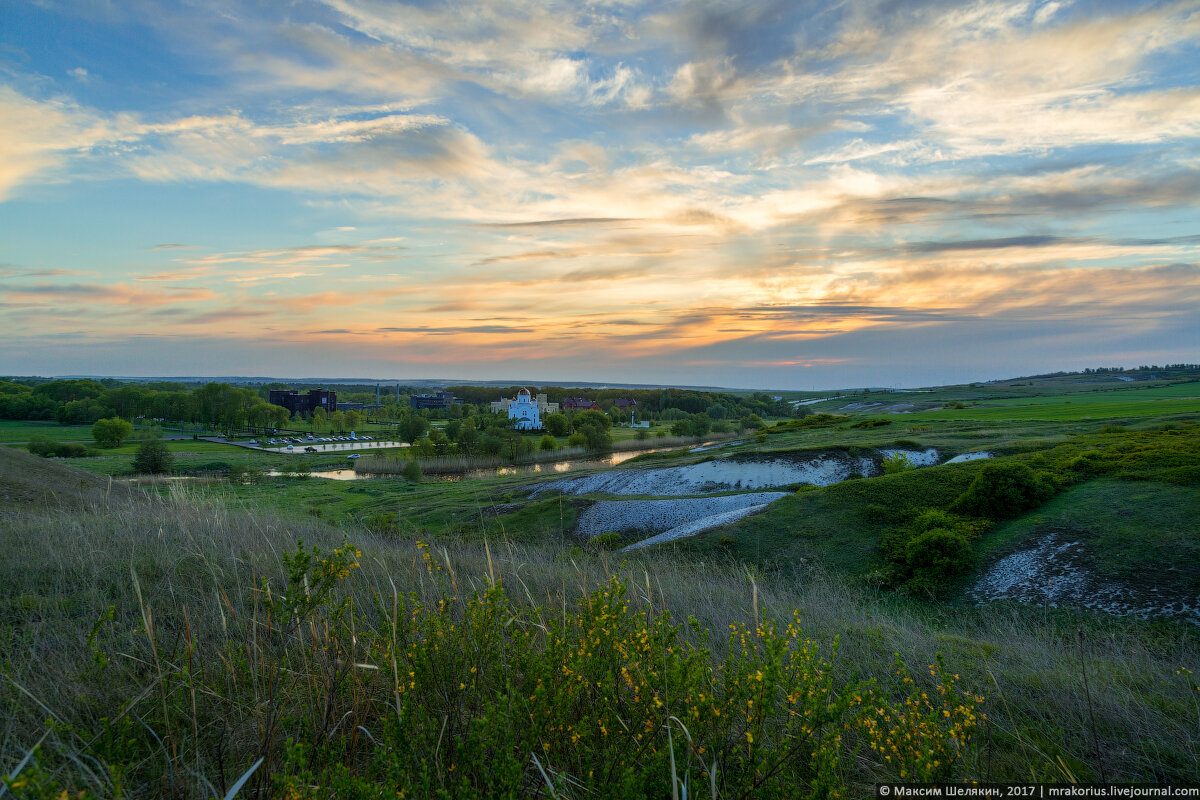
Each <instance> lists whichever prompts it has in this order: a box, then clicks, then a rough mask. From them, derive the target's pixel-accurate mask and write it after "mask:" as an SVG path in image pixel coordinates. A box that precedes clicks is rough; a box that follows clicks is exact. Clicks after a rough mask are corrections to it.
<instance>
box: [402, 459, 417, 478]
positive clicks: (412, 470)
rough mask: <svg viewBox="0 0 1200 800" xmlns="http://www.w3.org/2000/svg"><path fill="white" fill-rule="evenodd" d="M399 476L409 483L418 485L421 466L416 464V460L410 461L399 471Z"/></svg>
mask: <svg viewBox="0 0 1200 800" xmlns="http://www.w3.org/2000/svg"><path fill="white" fill-rule="evenodd" d="M400 474H401V475H402V476H403V477H404V480H406V481H408V482H409V483H420V482H421V465H420V464H418V463H417V460H416V459H412V460H410V461H409V462H408V463H407V464H405V465H404V469H402V470H400Z"/></svg>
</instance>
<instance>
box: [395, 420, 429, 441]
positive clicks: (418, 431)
mask: <svg viewBox="0 0 1200 800" xmlns="http://www.w3.org/2000/svg"><path fill="white" fill-rule="evenodd" d="M398 429H399V431H400V439H401V440H402V441H405V442H415V441H416V440H417V439H420V438H421V436H422V435H423V434H424V433H425V431H427V430H429V420H427V419H425V418H424V417H418V416H417V415H416V414H409V415H408V416H407V417H405V418H404V419H402V420H401V421H400V425H399V426H398Z"/></svg>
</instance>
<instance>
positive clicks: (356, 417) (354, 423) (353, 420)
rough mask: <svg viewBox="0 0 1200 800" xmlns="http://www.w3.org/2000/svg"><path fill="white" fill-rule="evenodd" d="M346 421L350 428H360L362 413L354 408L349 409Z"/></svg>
mask: <svg viewBox="0 0 1200 800" xmlns="http://www.w3.org/2000/svg"><path fill="white" fill-rule="evenodd" d="M344 422H345V425H346V427H347V428H349V429H350V430H352V431H354V430H358V427H359V426H360V425H362V414H359V413H358V412H357V411H354V410H351V411H347V412H346V417H345V420H344Z"/></svg>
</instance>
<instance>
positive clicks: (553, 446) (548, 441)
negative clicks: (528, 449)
mask: <svg viewBox="0 0 1200 800" xmlns="http://www.w3.org/2000/svg"><path fill="white" fill-rule="evenodd" d="M538 447H539V448H540V449H542V450H546V451H551V450H557V449H558V442H556V441H554V437H553V436H551V435H550V434H546V435H545V436H543V437H542V441H541V442H540V443H539V444H538Z"/></svg>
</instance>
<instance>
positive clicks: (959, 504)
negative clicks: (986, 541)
mask: <svg viewBox="0 0 1200 800" xmlns="http://www.w3.org/2000/svg"><path fill="white" fill-rule="evenodd" d="M1054 489H1055V487H1054V485H1053V483H1052V481H1051V479H1050V478H1049V476H1048V475H1046V473H1036V472H1034V471H1033V470H1032V469H1030V468H1029V467H1028V466H1027V465H1025V464H1021V463H1017V462H1011V461H995V462H991V463H989V464H987V465H985V466H984V467H983V469H982V470H980V471H979V474H978V475H976V476H975V480H973V481H972V482H971V485H970V486H968V487H967V490H966V491H965V492H963V494H962V496H960V497H959V498H958V499H957V500H956V501H955V502H954V505H952V506H951V508H950V510H951V511H957V512H960V513H964V514H971V515H973V516H978V517H989V518H991V519H1011V518H1013V517H1017V516H1020V515H1021V514H1022V513H1024V512H1026V511H1028V510H1029V509H1031V508H1034V507H1035V506H1038V505H1040V504H1041V503H1043V502H1044V501H1046V500H1048V499H1049V498H1050V497H1051V496H1052V495H1053V494H1054Z"/></svg>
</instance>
